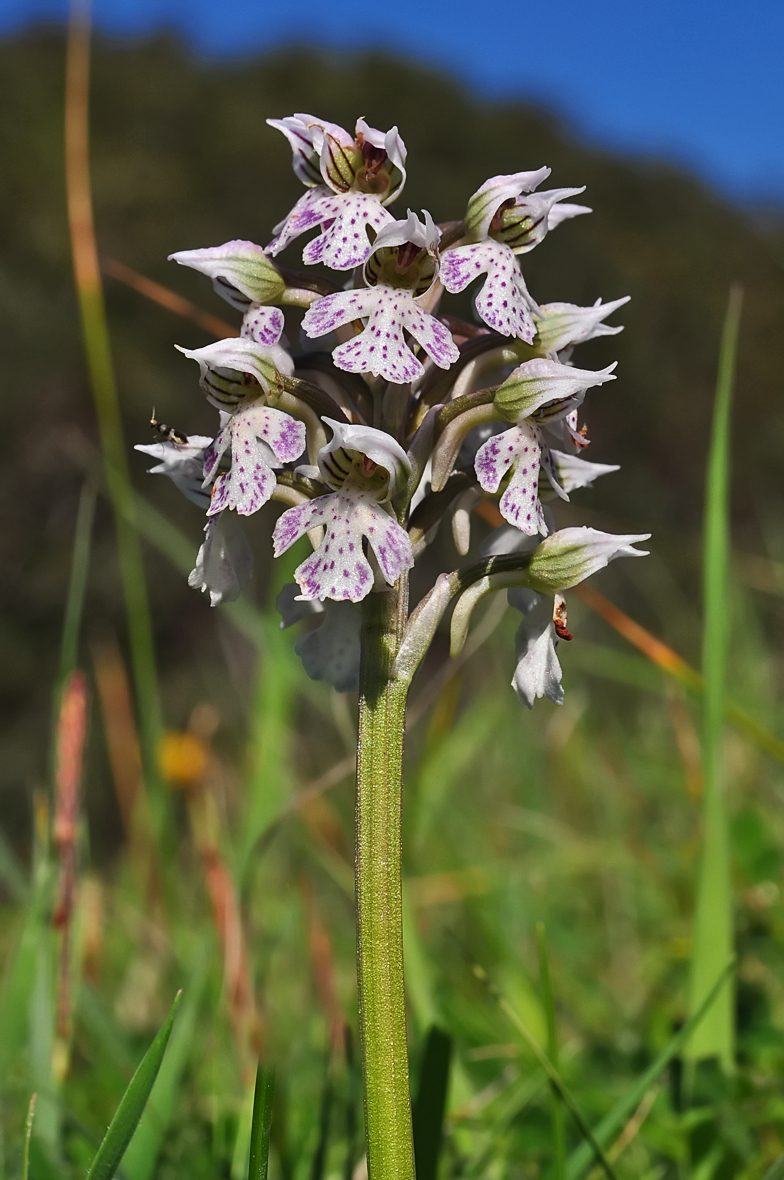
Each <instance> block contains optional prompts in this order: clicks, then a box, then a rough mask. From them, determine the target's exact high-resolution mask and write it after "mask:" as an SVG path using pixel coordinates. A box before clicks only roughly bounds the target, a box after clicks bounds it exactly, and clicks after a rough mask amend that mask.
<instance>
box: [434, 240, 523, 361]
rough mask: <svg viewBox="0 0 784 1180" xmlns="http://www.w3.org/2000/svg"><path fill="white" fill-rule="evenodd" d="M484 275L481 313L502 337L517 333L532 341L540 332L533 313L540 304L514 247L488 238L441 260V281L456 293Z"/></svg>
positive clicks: (517, 337)
mask: <svg viewBox="0 0 784 1180" xmlns="http://www.w3.org/2000/svg"><path fill="white" fill-rule="evenodd" d="M483 274H484V275H487V278H486V279H485V282H484V285H483V287H482V290H481V291H480V293H479V295H478V296H477V300H476V310H477V311H478V312H479V315H480V316H481V317H482V319H483V320H484V322H485V323H486V324H487V325H488V327H490V328H494V329H495V331H496V332H500V333H501V335H502V336H514V337H515V338H516V339H518V340H525V341H526V342H527V343H528V344H530V343H531V341H532V340H533V338H534V335H535V334H536V325H535V324H534V321H533V316H532V314H531V312H532V308H535V306H536V305H535V304H534V303H533V300H532V299H531V296H530V295H529V294H528V289H527V288H526V285H525V280H524V279H523V276H522V274H521V273H520V267H519V266H518V264H517V259H516V258H515V255H514V253H513V251H512V248H511V246H507V245H506V243H505V242H497V241H495V240H494V239H492V238H488V239H487V240H486V241H483V242H474V243H472V244H471V245H468V246H457V247H456V248H455V249H454V250H447V252H446V253H445V254H444V256H443V258H442V259H441V272H440V277H441V282H442V283H443V284H444V286H445V288H446V289H447V291H449V292H451V293H452V294H456V293H457V292H458V291H462V290H464V289H465V288H466V287H467V286H468V284H469V283H470V282H471V281H472V280H473V279H476V278H479V276H480V275H483Z"/></svg>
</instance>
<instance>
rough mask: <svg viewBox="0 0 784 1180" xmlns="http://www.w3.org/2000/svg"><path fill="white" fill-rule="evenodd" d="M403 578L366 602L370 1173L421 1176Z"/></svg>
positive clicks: (361, 833) (363, 696)
mask: <svg viewBox="0 0 784 1180" xmlns="http://www.w3.org/2000/svg"><path fill="white" fill-rule="evenodd" d="M406 606H407V586H406V585H405V584H404V579H401V582H400V583H399V584H398V586H397V587H396V588H395V589H394V590H393V591H391V592H389V593H385V594H370V595H369V596H368V598H367V599H366V600H365V621H364V627H363V634H362V676H361V685H360V697H359V740H358V744H357V804H356V905H357V982H358V989H359V1032H360V1040H361V1046H362V1069H363V1076H364V1083H365V1130H366V1135H367V1150H368V1175H369V1177H370V1180H414V1144H413V1136H412V1129H411V1098H410V1093H409V1084H408V1048H407V1044H406V1009H405V994H404V990H403V892H402V879H401V863H402V861H401V816H402V801H403V741H404V732H405V716H406V694H407V691H408V683H407V682H401V681H400V680H393V679H392V675H391V671H392V662H393V660H394V657H395V653H396V650H397V647H398V644H399V641H400V635H401V632H402V628H403V624H404V622H405V617H406Z"/></svg>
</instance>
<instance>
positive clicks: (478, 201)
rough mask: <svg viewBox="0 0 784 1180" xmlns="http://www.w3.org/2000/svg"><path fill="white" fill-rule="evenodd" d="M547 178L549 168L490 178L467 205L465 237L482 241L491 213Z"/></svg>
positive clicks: (487, 232)
mask: <svg viewBox="0 0 784 1180" xmlns="http://www.w3.org/2000/svg"><path fill="white" fill-rule="evenodd" d="M549 175H550V169H549V168H537V169H536V171H535V172H513V173H511V174H510V175H508V176H491V177H490V179H489V180H486V181H485V183H484V184H483V185H482V187H481V188H478V189H477V190H476V192H475V193H474V195H473V196H472V197H471V198H470V200H469V202H468V207H467V209H466V215H465V221H464V225H465V231H466V237H468V238H470V239H471V240H472V241H477V242H478V241H480V240H481V239H482V238H486V237H487V236H488V234H489V232H490V223H491V221H492V220H493V218H494V216H495V214H496V213H497V212H498V210H499V209H500V208H501V206H502V205H504V204H505V203H507V202H511V203H513V202H514V201H515V200H516V199H517V198H518V197H519V196H520V194H521V193H530V192H532V191H533V190H534V189H535V188H536V187H537V185H540V184H541V183H542V181H543V180H546V179H547V177H548V176H549Z"/></svg>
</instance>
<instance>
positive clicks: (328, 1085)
mask: <svg viewBox="0 0 784 1180" xmlns="http://www.w3.org/2000/svg"><path fill="white" fill-rule="evenodd" d="M331 1121H332V1078H331V1077H330V1069H329V1064H328V1065H327V1073H326V1077H325V1078H324V1086H323V1089H322V1091H321V1102H320V1103H319V1137H318V1143H317V1144H316V1150H315V1152H314V1155H313V1163H312V1164H311V1168H310V1180H324V1168H325V1165H326V1162H327V1147H328V1146H329V1130H330V1123H331Z"/></svg>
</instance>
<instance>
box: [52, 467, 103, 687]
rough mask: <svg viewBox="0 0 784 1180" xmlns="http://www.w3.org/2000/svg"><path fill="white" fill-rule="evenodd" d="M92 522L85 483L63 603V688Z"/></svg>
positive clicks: (74, 651) (90, 489)
mask: <svg viewBox="0 0 784 1180" xmlns="http://www.w3.org/2000/svg"><path fill="white" fill-rule="evenodd" d="M94 519H95V486H94V484H93V483H92V481H90V480H88V481H87V482H86V483H85V485H84V487H83V488H82V494H81V496H80V497H79V509H78V512H77V515H76V529H75V531H74V543H73V552H72V555H71V576H70V579H69V582H68V596H67V598H66V600H65V617H64V619H63V636H62V641H61V644H60V675H59V678H58V680H59V684H63V682H64V681H65V678H66V676H67V675H68V674H69V672H72V671H73V670H74V668H75V667H76V661H77V655H78V651H79V631H80V630H81V625H82V612H83V609H84V595H85V590H86V588H87V573H88V569H89V566H90V549H91V546H92V533H93V521H94Z"/></svg>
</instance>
